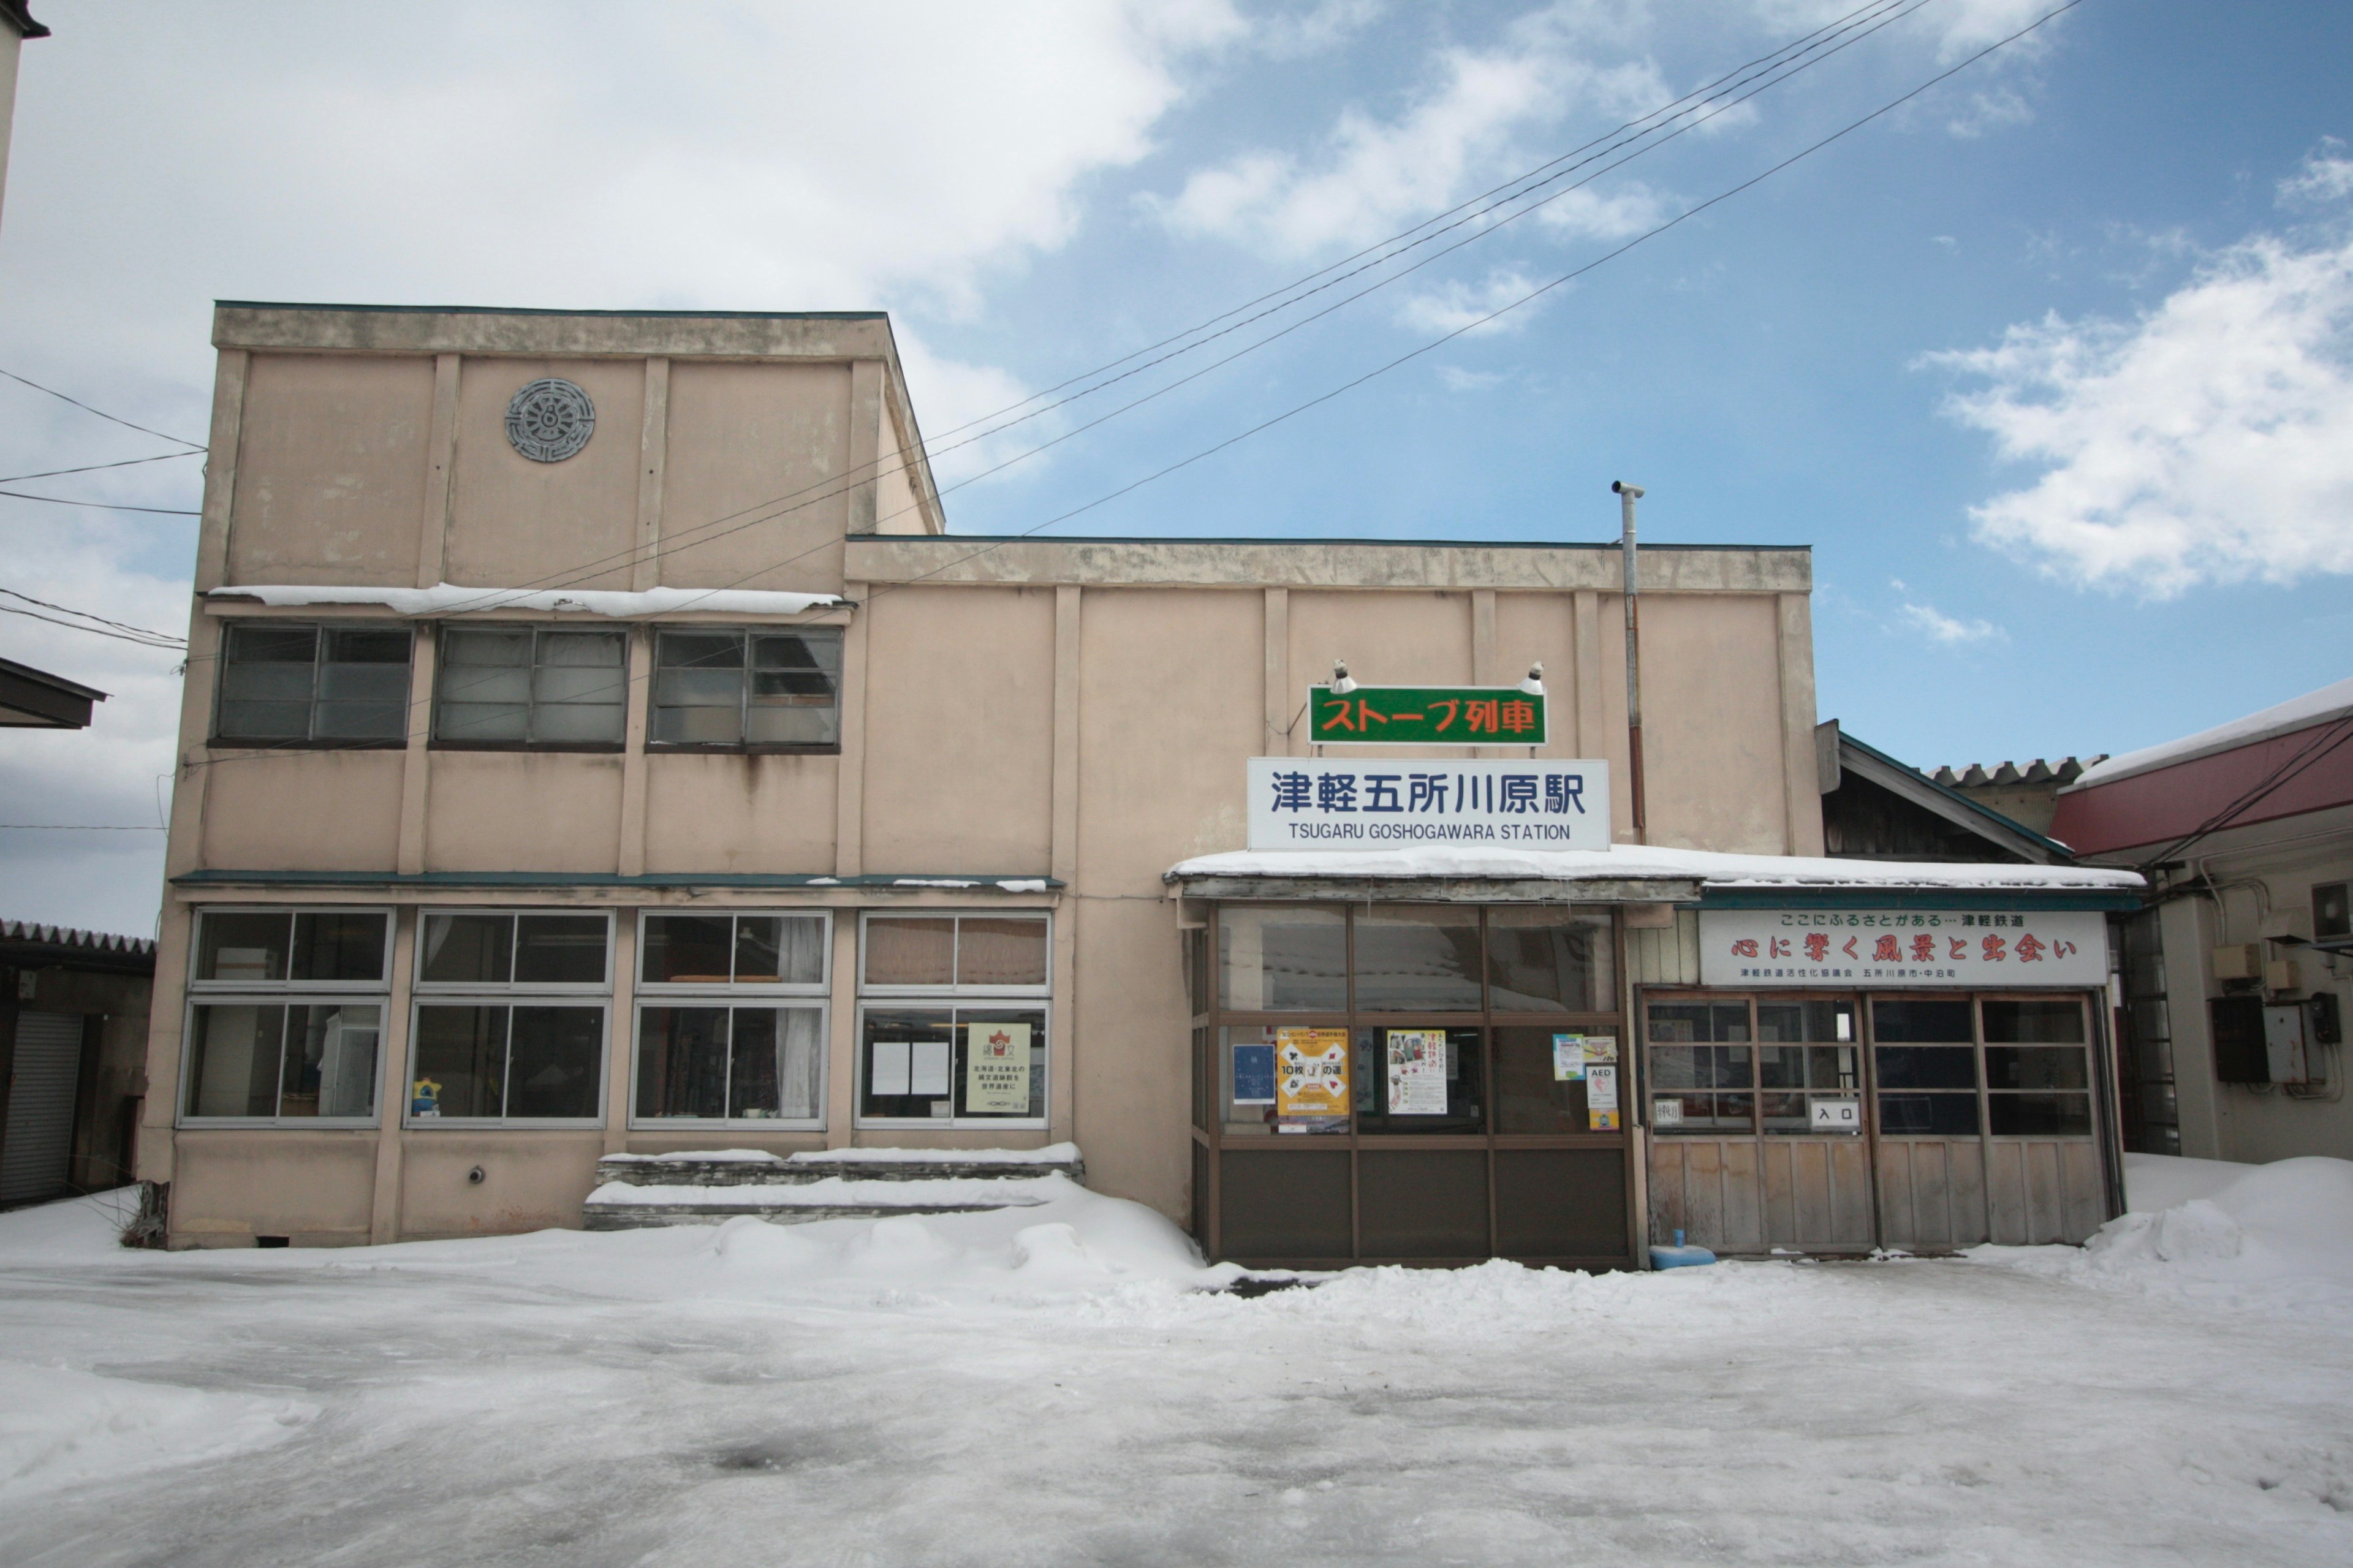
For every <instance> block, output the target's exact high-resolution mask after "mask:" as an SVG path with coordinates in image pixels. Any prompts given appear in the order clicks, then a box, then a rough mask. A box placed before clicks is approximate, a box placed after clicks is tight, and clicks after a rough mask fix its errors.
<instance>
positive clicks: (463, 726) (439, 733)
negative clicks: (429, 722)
mask: <svg viewBox="0 0 2353 1568" xmlns="http://www.w3.org/2000/svg"><path fill="white" fill-rule="evenodd" d="M433 734H434V738H435V739H437V740H442V741H526V740H529V739H530V738H531V708H530V705H529V704H528V703H523V702H506V703H499V702H443V703H441V704H440V705H439V706H438V708H436V709H435V710H434V713H433Z"/></svg>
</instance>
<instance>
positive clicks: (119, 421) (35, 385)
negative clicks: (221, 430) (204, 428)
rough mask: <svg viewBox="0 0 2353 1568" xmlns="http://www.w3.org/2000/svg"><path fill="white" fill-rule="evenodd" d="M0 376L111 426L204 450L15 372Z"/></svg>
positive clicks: (203, 447) (194, 444)
mask: <svg viewBox="0 0 2353 1568" xmlns="http://www.w3.org/2000/svg"><path fill="white" fill-rule="evenodd" d="M0 375H5V376H6V377H7V378H8V379H9V380H10V381H13V382H16V384H19V385H21V386H29V387H31V388H32V389H33V390H34V391H35V392H46V393H47V394H48V395H50V396H51V397H55V398H58V399H59V400H60V401H63V402H66V403H70V404H72V405H74V406H75V407H76V408H79V409H80V410H81V411H82V412H83V413H84V414H95V415H97V416H99V417H100V419H104V420H108V421H110V422H111V423H113V424H116V425H120V426H122V427H123V428H124V429H126V430H136V431H138V432H139V433H140V434H141V435H142V436H153V437H155V438H156V439H157V440H159V441H170V442H173V443H175V444H176V445H178V446H182V447H189V448H190V449H192V450H194V451H198V452H201V451H204V450H206V447H205V445H204V443H202V442H201V441H187V440H183V439H181V437H177V436H168V435H165V434H164V432H163V431H161V430H150V429H149V428H147V426H144V425H133V424H132V422H131V421H130V420H128V419H124V418H121V417H120V416H116V415H112V414H109V413H108V412H107V411H106V410H105V409H103V408H92V407H91V406H90V405H89V404H87V403H84V402H83V401H82V400H81V399H80V398H79V397H68V396H67V395H65V394H64V393H62V392H59V391H58V389H57V388H56V387H54V386H43V385H42V384H40V383H39V382H37V381H30V380H27V379H26V378H25V377H24V376H21V375H18V374H16V372H15V371H13V370H0Z"/></svg>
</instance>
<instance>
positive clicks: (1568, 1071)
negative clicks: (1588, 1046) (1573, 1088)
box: [1552, 1035, 1585, 1083]
mask: <svg viewBox="0 0 2353 1568" xmlns="http://www.w3.org/2000/svg"><path fill="white" fill-rule="evenodd" d="M1584 1077H1585V1037H1584V1036H1583V1035H1555V1036H1554V1037H1552V1078H1553V1081H1554V1082H1555V1083H1576V1082H1577V1081H1578V1080H1580V1079H1583V1078H1584Z"/></svg>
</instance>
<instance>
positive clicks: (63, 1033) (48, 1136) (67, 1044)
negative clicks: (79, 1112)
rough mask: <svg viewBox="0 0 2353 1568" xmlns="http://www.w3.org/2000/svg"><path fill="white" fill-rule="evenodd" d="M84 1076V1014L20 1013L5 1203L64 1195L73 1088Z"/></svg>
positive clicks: (0, 1164) (0, 1175)
mask: <svg viewBox="0 0 2353 1568" xmlns="http://www.w3.org/2000/svg"><path fill="white" fill-rule="evenodd" d="M80 1078H81V1015H80V1014H79V1013H30V1012H26V1013H19V1014H17V1015H16V1083H15V1087H14V1088H13V1089H12V1090H11V1091H10V1093H9V1096H8V1137H7V1142H6V1144H5V1146H0V1204H20V1203H31V1202H34V1201H36V1200H38V1199H41V1198H53V1197H58V1196H60V1195H62V1194H64V1192H65V1191H66V1169H67V1165H68V1163H69V1161H70V1160H71V1159H72V1157H73V1123H74V1089H75V1088H76V1086H77V1085H78V1083H79V1080H80Z"/></svg>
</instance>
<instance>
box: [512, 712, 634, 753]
mask: <svg viewBox="0 0 2353 1568" xmlns="http://www.w3.org/2000/svg"><path fill="white" fill-rule="evenodd" d="M627 722H628V713H627V710H624V709H623V708H622V706H621V705H620V704H619V703H618V702H605V703H597V702H554V703H551V702H542V703H538V704H535V705H534V706H533V709H532V710H531V738H532V739H533V741H535V742H539V743H540V744H541V745H543V746H617V745H619V744H620V743H621V739H622V736H623V735H624V734H625V733H626V726H627Z"/></svg>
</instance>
